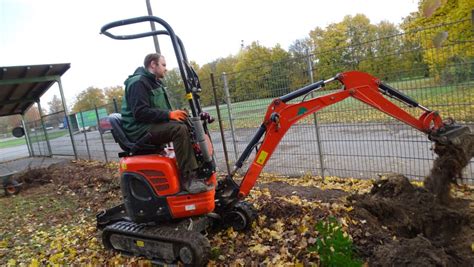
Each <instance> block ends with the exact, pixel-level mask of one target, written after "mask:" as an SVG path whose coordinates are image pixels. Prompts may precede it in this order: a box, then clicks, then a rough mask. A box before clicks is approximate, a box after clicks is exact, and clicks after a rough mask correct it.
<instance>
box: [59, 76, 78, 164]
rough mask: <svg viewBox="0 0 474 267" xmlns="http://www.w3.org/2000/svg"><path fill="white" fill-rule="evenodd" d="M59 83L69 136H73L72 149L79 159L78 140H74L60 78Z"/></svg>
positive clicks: (75, 156)
mask: <svg viewBox="0 0 474 267" xmlns="http://www.w3.org/2000/svg"><path fill="white" fill-rule="evenodd" d="M57 83H58V86H59V93H60V94H61V103H62V104H63V109H64V118H66V124H67V130H68V132H69V137H70V138H71V144H72V151H73V152H74V158H75V159H76V160H77V150H76V142H74V136H73V134H72V129H71V127H72V125H71V121H70V120H69V114H68V112H67V105H66V99H65V98H64V92H63V85H62V83H61V79H58V80H57Z"/></svg>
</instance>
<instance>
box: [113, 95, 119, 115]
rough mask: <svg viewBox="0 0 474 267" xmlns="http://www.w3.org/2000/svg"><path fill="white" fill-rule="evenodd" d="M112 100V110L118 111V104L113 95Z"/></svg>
mask: <svg viewBox="0 0 474 267" xmlns="http://www.w3.org/2000/svg"><path fill="white" fill-rule="evenodd" d="M113 101H114V111H115V113H118V112H119V111H118V104H117V99H115V97H114V98H113Z"/></svg>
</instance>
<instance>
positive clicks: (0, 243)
mask: <svg viewBox="0 0 474 267" xmlns="http://www.w3.org/2000/svg"><path fill="white" fill-rule="evenodd" d="M7 247H8V241H7V240H2V241H0V248H7Z"/></svg>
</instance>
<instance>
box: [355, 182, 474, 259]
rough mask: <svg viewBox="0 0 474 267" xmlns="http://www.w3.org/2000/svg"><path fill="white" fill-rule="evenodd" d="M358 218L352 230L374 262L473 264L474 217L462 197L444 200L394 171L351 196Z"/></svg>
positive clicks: (368, 256)
mask: <svg viewBox="0 0 474 267" xmlns="http://www.w3.org/2000/svg"><path fill="white" fill-rule="evenodd" d="M348 199H349V200H350V201H352V204H353V205H354V210H353V211H352V212H351V213H350V216H351V217H352V218H353V219H354V220H355V221H358V222H362V223H359V224H358V225H356V226H355V227H352V229H351V232H352V233H351V234H352V236H353V238H354V243H355V244H356V247H357V249H358V250H359V252H360V254H361V255H363V256H365V257H366V258H368V262H369V265H370V266H407V265H411V266H433V265H435V266H472V265H473V264H474V257H473V253H472V251H471V242H472V240H474V239H473V238H474V223H473V222H474V220H473V219H474V217H473V215H474V214H473V213H472V209H470V207H469V203H467V201H463V200H456V201H452V202H451V204H450V205H443V204H441V203H439V202H438V201H436V196H435V195H434V194H432V193H431V192H429V191H428V190H426V189H424V188H420V187H415V186H413V185H412V184H411V183H410V182H409V181H408V179H407V178H406V177H404V176H402V175H398V174H394V175H389V176H388V177H385V179H381V180H379V181H377V182H375V184H374V186H373V188H372V190H371V192H370V193H368V194H365V195H353V196H350V197H349V198H348Z"/></svg>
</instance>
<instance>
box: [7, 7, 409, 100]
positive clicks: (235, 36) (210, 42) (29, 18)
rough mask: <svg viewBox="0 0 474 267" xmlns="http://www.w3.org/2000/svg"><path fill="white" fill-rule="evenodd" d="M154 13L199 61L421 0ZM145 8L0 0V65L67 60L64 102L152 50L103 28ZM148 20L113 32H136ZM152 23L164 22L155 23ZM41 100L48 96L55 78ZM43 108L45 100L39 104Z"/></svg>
mask: <svg viewBox="0 0 474 267" xmlns="http://www.w3.org/2000/svg"><path fill="white" fill-rule="evenodd" d="M150 1H151V5H152V9H153V14H154V15H155V16H158V17H160V18H162V19H164V20H165V21H167V22H168V23H169V24H170V25H171V27H173V29H174V31H175V33H176V34H177V35H178V36H179V37H180V38H181V40H182V41H183V43H184V46H185V48H186V51H187V54H188V58H189V60H192V61H196V62H197V63H198V64H199V65H201V66H202V65H203V64H206V63H208V62H211V61H213V60H215V59H217V58H221V57H227V56H229V55H235V54H236V53H237V52H238V51H239V49H240V46H241V43H242V40H243V42H244V44H245V45H248V44H250V43H251V42H252V41H258V42H259V43H260V44H262V45H264V46H267V47H273V46H275V45H276V44H277V43H279V44H280V45H281V46H282V47H283V48H284V49H288V47H289V45H290V44H292V43H293V41H295V40H297V39H302V38H305V37H307V36H308V33H309V32H310V31H311V30H312V29H314V28H315V27H318V26H319V27H322V28H324V27H326V26H327V25H328V24H330V23H337V22H340V21H341V20H342V19H343V17H344V16H345V15H355V14H358V13H361V14H365V15H366V16H367V17H368V18H369V19H370V21H371V22H372V23H378V22H380V21H382V20H388V21H390V22H392V23H395V24H398V23H400V22H401V21H402V18H403V17H405V16H407V15H408V14H409V13H410V12H414V11H416V10H417V5H418V0H331V1H327V0H324V1H322V0H293V1H280V0H227V1H225V0H221V1H216V0H214V1H212V0H199V1H191V0H189V1H184V0H168V1H164V0H150ZM144 15H147V9H146V1H145V0H0V66H17V65H36V64H52V63H71V68H70V69H69V70H68V71H67V72H66V73H65V75H64V76H63V78H62V83H63V89H64V92H65V95H66V101H67V104H68V105H71V104H72V101H73V99H74V98H75V96H76V95H78V94H79V92H81V91H82V90H84V89H86V88H87V87H89V86H95V87H99V88H104V87H107V86H115V85H122V84H123V81H124V80H125V78H126V77H127V76H128V75H129V74H131V73H132V72H133V71H134V70H135V68H136V67H138V66H139V65H141V64H142V62H143V57H144V56H145V55H146V54H147V53H149V52H154V45H153V40H152V38H151V37H149V38H144V39H139V40H130V41H117V40H112V39H110V38H108V37H106V36H104V35H100V34H99V32H100V28H101V27H102V26H103V25H104V24H106V23H109V22H112V21H116V20H122V19H127V18H132V17H138V16H144ZM149 28H150V25H149V23H142V24H140V25H137V26H136V27H122V28H120V29H117V30H116V31H114V33H132V32H133V33H137V32H143V31H146V30H148V29H149ZM157 29H163V28H161V27H159V26H157ZM159 41H160V46H161V49H162V53H163V54H164V55H165V56H166V58H167V61H168V64H169V65H170V67H175V66H176V63H175V62H173V57H174V54H172V50H171V48H170V45H169V38H167V37H160V38H159ZM49 91H50V92H48V93H47V95H45V96H44V97H43V98H42V99H41V101H42V103H46V102H47V101H49V100H50V99H51V97H52V95H53V94H56V95H58V96H59V91H58V89H57V86H56V85H55V86H53V87H52V88H51V89H50V90H49ZM43 106H44V107H45V108H46V107H47V106H46V105H45V104H43Z"/></svg>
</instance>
